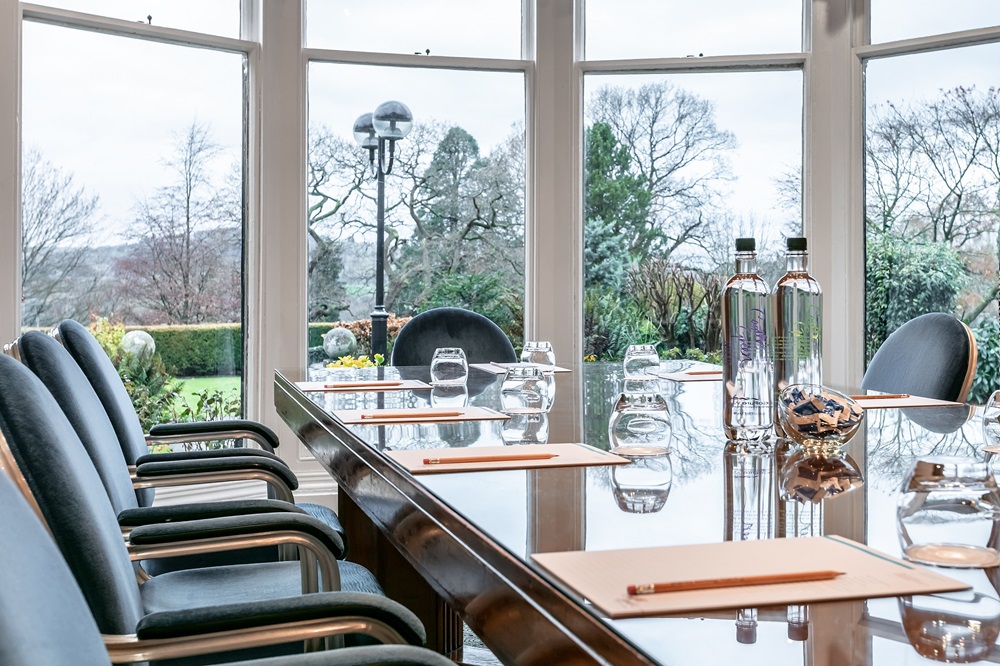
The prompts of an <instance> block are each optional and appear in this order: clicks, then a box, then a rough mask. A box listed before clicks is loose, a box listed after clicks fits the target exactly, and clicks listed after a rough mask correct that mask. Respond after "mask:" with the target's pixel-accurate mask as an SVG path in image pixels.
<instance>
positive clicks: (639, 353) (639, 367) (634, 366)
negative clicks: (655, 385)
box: [625, 345, 660, 379]
mask: <svg viewBox="0 0 1000 666" xmlns="http://www.w3.org/2000/svg"><path fill="white" fill-rule="evenodd" d="M659 369H660V356H659V354H657V353H656V347H654V346H653V345H629V348H628V349H627V350H626V351H625V379H649V378H650V377H651V376H652V375H653V373H655V372H656V371H658V370H659Z"/></svg>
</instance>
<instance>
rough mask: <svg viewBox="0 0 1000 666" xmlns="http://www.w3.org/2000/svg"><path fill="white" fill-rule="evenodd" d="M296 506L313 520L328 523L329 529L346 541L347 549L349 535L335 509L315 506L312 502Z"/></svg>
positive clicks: (319, 505) (320, 505)
mask: <svg viewBox="0 0 1000 666" xmlns="http://www.w3.org/2000/svg"><path fill="white" fill-rule="evenodd" d="M295 506H297V507H298V508H300V509H302V510H303V511H305V512H306V513H308V514H309V515H310V516H312V517H313V518H316V519H317V520H322V521H323V522H324V523H326V526H327V527H329V528H330V529H331V530H333V531H334V532H336V533H337V534H339V535H340V538H341V539H342V540H343V541H344V548H345V549H346V548H347V535H346V534H345V533H344V525H343V524H342V523H341V522H340V518H338V517H337V514H336V512H334V510H333V509H331V508H330V507H328V506H323V505H322V504H313V503H311V502H299V503H298V504H296V505H295Z"/></svg>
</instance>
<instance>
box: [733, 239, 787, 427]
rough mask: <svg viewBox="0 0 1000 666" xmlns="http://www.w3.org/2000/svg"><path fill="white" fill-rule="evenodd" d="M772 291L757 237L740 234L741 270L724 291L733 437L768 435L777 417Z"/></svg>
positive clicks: (739, 265) (737, 241) (737, 268)
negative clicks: (761, 268)
mask: <svg viewBox="0 0 1000 666" xmlns="http://www.w3.org/2000/svg"><path fill="white" fill-rule="evenodd" d="M770 293H771V290H770V289H769V288H768V286H767V283H766V282H765V281H764V279H763V278H761V277H760V276H759V275H758V274H757V252H756V242H755V241H754V239H753V238H737V239H736V275H734V276H733V277H731V278H729V281H728V282H726V286H725V287H724V289H723V292H722V331H723V333H722V334H723V336H724V339H723V341H722V382H723V387H722V401H723V404H722V420H723V425H724V426H725V430H726V437H727V438H728V439H731V440H763V439H766V438H767V437H768V435H769V434H770V432H771V426H772V424H773V422H774V386H773V383H772V380H771V376H772V374H771V373H772V368H771V350H770V343H769V340H768V335H769V333H770V326H771V316H770V309H771V307H770Z"/></svg>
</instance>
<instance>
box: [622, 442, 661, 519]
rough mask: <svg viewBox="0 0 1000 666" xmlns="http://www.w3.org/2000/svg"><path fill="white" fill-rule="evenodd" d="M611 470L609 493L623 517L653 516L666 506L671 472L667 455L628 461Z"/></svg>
mask: <svg viewBox="0 0 1000 666" xmlns="http://www.w3.org/2000/svg"><path fill="white" fill-rule="evenodd" d="M629 459H630V460H631V461H632V462H630V463H629V464H627V465H614V466H613V467H612V468H611V491H612V492H613V493H614V496H615V502H616V503H617V504H618V508H619V509H621V510H622V511H624V512H625V513H656V512H657V511H659V510H661V509H662V508H663V506H664V505H665V504H666V503H667V497H668V496H669V495H670V486H671V485H672V484H673V480H674V472H673V464H672V463H671V460H670V454H663V455H660V456H639V457H630V458H629Z"/></svg>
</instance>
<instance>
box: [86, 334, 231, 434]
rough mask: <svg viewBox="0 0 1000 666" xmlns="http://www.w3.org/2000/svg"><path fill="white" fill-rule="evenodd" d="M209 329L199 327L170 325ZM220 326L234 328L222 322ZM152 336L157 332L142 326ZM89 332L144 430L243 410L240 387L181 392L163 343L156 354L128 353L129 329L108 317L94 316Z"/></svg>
mask: <svg viewBox="0 0 1000 666" xmlns="http://www.w3.org/2000/svg"><path fill="white" fill-rule="evenodd" d="M170 328H171V329H183V328H198V329H204V328H208V327H205V326H198V327H194V326H192V327H183V326H179V327H170ZM220 328H231V327H229V326H226V325H221V326H220ZM143 330H146V331H147V332H149V333H150V335H153V338H154V340H156V335H155V333H154V331H152V330H150V329H143ZM90 331H91V333H93V334H94V337H95V338H97V341H98V342H99V343H100V344H101V347H102V348H103V349H104V351H105V352H106V353H107V354H108V357H109V358H110V359H111V362H112V363H114V365H115V368H116V369H117V370H118V375H119V376H120V377H121V378H122V383H123V384H124V385H125V390H126V391H127V392H128V395H129V398H131V400H132V405H133V407H134V408H135V412H136V414H137V415H138V417H139V423H140V424H141V425H142V428H143V430H144V431H146V432H148V431H149V429H150V428H151V427H152V426H154V425H156V424H158V423H171V422H189V421H211V420H219V419H231V418H237V417H239V415H240V414H242V412H243V405H242V402H241V399H240V392H239V390H238V389H228V390H220V389H205V390H202V391H195V392H194V393H193V394H192V395H191V398H193V402H191V401H190V400H189V399H188V398H186V397H185V396H183V395H182V390H183V387H184V384H183V383H182V382H179V381H178V380H177V379H176V378H175V377H173V376H172V375H170V374H169V373H168V372H167V370H166V367H165V364H164V362H163V359H162V357H161V355H160V353H159V349H160V343H159V341H157V353H155V354H132V353H129V352H126V351H125V350H124V349H123V348H122V346H121V341H122V337H124V335H125V333H126V332H127V329H126V327H125V326H123V325H122V324H116V323H112V322H110V321H108V320H107V319H105V318H98V319H95V320H94V321H93V322H92V323H91V325H90ZM225 445H226V444H225V443H224V442H221V441H215V442H199V443H196V444H190V445H184V446H185V448H192V447H197V448H220V447H222V446H225Z"/></svg>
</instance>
